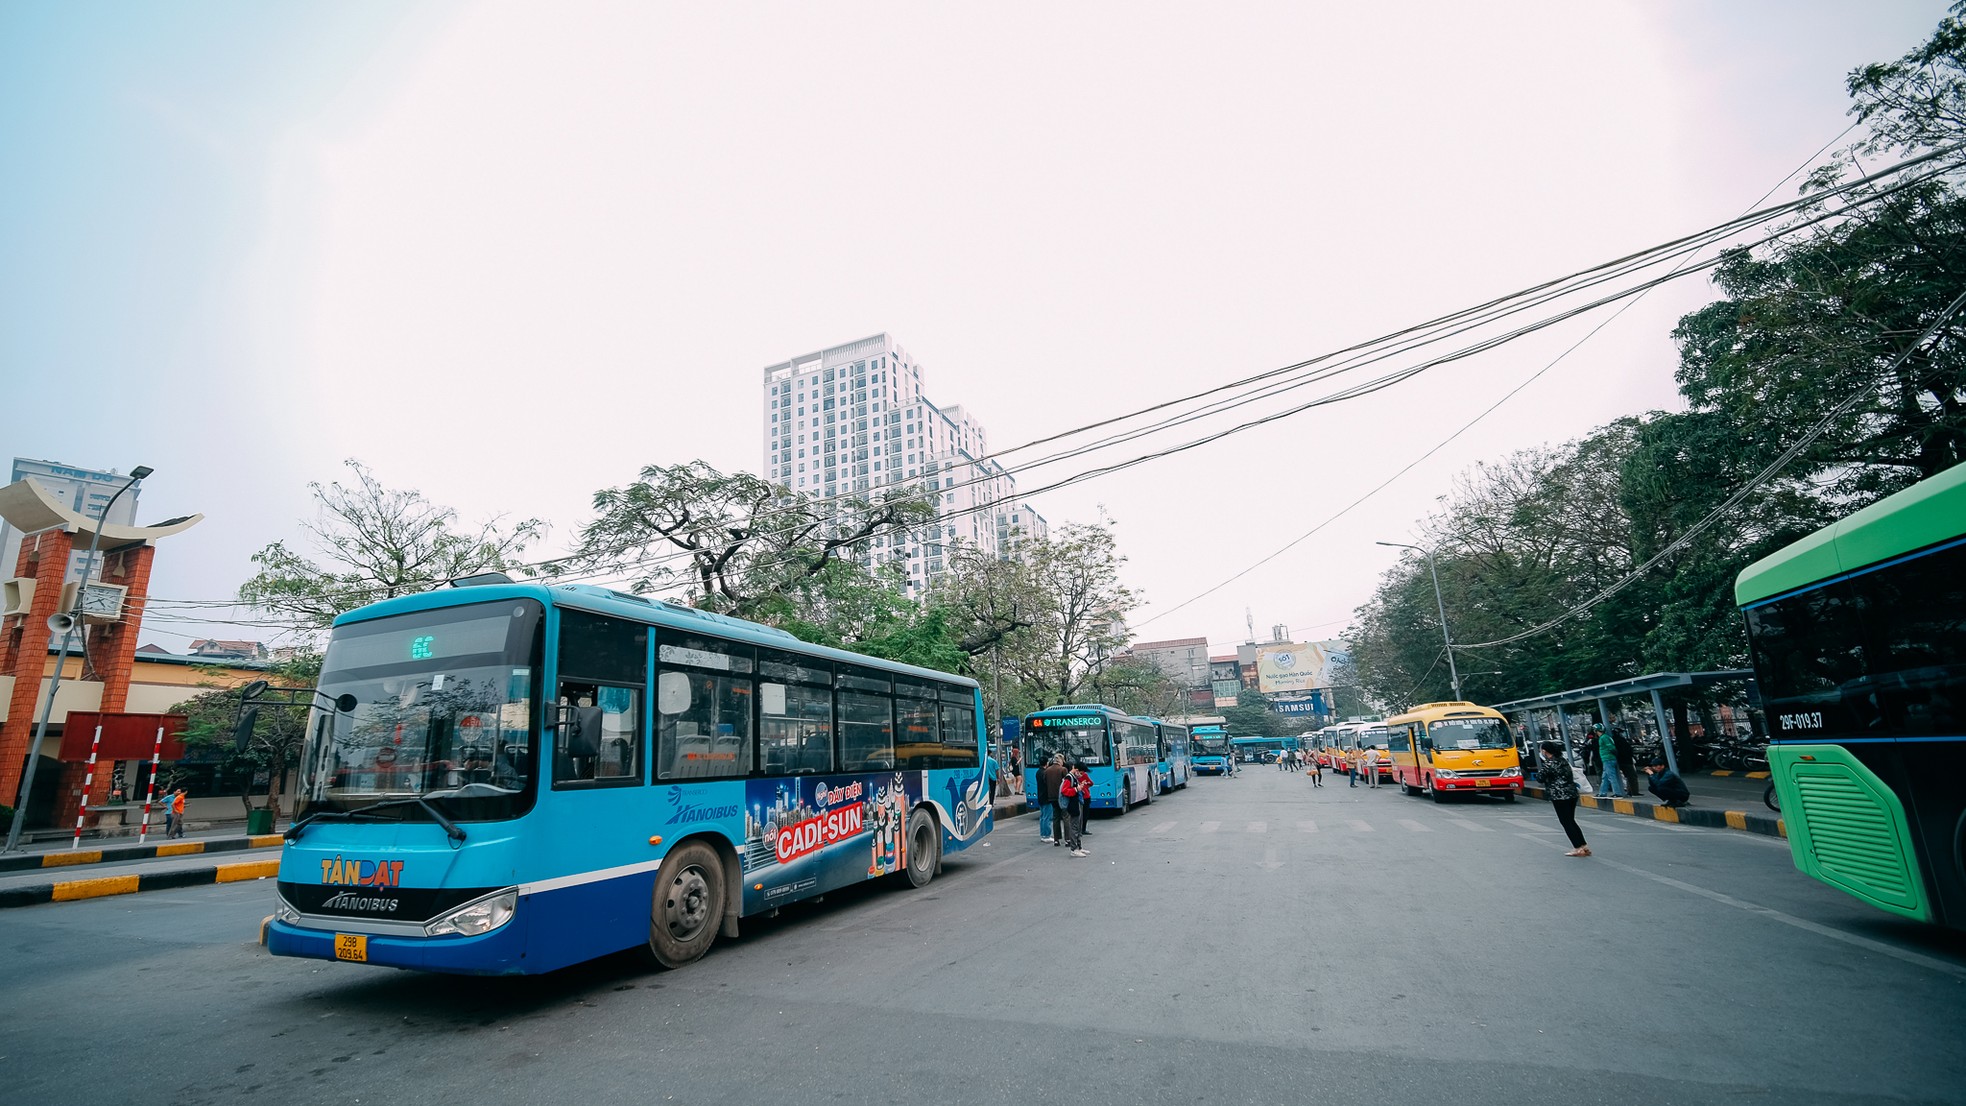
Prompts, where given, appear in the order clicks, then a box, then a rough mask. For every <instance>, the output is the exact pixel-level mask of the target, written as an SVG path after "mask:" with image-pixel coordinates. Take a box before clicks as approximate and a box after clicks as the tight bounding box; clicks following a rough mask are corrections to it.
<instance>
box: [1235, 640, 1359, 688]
mask: <svg viewBox="0 0 1966 1106" xmlns="http://www.w3.org/2000/svg"><path fill="white" fill-rule="evenodd" d="M1344 644H1345V643H1344V642H1342V641H1313V642H1308V643H1299V642H1290V643H1287V644H1282V645H1259V646H1257V647H1256V689H1257V690H1258V691H1261V692H1262V693H1263V694H1265V695H1277V694H1281V693H1284V692H1290V691H1309V690H1311V689H1312V688H1314V687H1330V686H1331V667H1332V665H1333V664H1335V663H1337V662H1339V661H1341V660H1343V659H1344V658H1345V656H1346V653H1345V649H1344Z"/></svg>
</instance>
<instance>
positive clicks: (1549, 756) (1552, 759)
mask: <svg viewBox="0 0 1966 1106" xmlns="http://www.w3.org/2000/svg"><path fill="white" fill-rule="evenodd" d="M1542 748H1543V758H1542V761H1541V763H1539V764H1538V765H1537V766H1536V781H1537V782H1538V783H1540V784H1542V785H1543V797H1544V798H1545V799H1548V800H1549V801H1550V805H1551V806H1553V807H1555V808H1556V820H1557V821H1558V822H1559V823H1561V824H1562V826H1563V832H1564V833H1566V834H1568V835H1570V851H1569V852H1567V853H1565V854H1563V855H1565V856H1589V855H1591V847H1590V846H1589V845H1587V844H1585V843H1584V831H1583V830H1581V829H1578V828H1577V781H1576V780H1575V779H1574V778H1572V776H1571V774H1570V762H1569V761H1568V760H1566V759H1564V756H1563V746H1562V745H1559V744H1557V743H1556V742H1554V741H1545V742H1543V746H1542Z"/></svg>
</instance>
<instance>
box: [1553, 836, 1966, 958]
mask: <svg viewBox="0 0 1966 1106" xmlns="http://www.w3.org/2000/svg"><path fill="white" fill-rule="evenodd" d="M1519 836H1522V837H1524V838H1527V839H1529V840H1535V839H1534V838H1529V836H1528V835H1527V834H1521V835H1519ZM1541 843H1542V842H1538V844H1541ZM1593 859H1595V860H1596V861H1597V862H1598V863H1599V864H1603V865H1606V866H1608V867H1612V868H1616V869H1618V870H1619V871H1621V872H1627V873H1629V874H1631V875H1635V876H1642V877H1644V878H1645V879H1649V880H1651V881H1652V882H1654V883H1658V884H1662V885H1664V886H1666V887H1671V888H1673V889H1675V890H1679V891H1685V892H1687V893H1688V894H1693V895H1698V896H1700V897H1701V898H1703V899H1711V900H1713V901H1714V902H1717V903H1720V904H1721V905H1723V906H1731V907H1733V908H1734V909H1736V910H1743V911H1746V912H1747V913H1749V914H1758V915H1760V916H1761V917H1764V918H1767V919H1768V920H1769V921H1772V922H1780V923H1782V924H1783V925H1785V926H1793V927H1795V928H1796V929H1800V930H1803V931H1805V932H1808V933H1813V934H1816V935H1817V936H1818V937H1827V938H1829V939H1830V940H1832V941H1842V942H1843V943H1844V944H1846V945H1855V946H1857V947H1858V948H1862V949H1869V950H1870V951H1872V952H1875V953H1880V954H1882V955H1884V956H1889V957H1891V958H1893V959H1895V960H1902V961H1904V962H1905V963H1907V964H1913V965H1916V966H1918V967H1921V968H1929V969H1931V970H1932V971H1937V972H1944V973H1946V974H1947V975H1951V976H1956V977H1958V978H1960V979H1966V965H1961V964H1953V963H1949V962H1947V961H1944V960H1938V959H1935V958H1933V957H1930V956H1923V955H1920V954H1919V953H1915V952H1912V951H1910V950H1909V949H1901V948H1896V947H1894V946H1892V945H1887V944H1885V943H1884V942H1882V941H1874V940H1872V939H1871V938H1869V937H1860V936H1858V935H1857V934H1854V933H1845V932H1843V931H1842V930H1840V929H1835V928H1833V927H1830V926H1826V925H1823V924H1822V923H1820V922H1812V921H1810V920H1808V919H1807V918H1798V917H1796V916H1795V915H1793V914H1784V913H1782V912H1781V911H1779V910H1776V909H1774V908H1773V907H1767V906H1762V905H1761V904H1760V903H1753V902H1748V901H1747V900H1745V899H1737V898H1735V897H1734V896H1732V895H1723V894H1721V893H1720V892H1719V891H1710V890H1708V889H1707V888H1705V887H1700V886H1698V885H1696V884H1691V883H1688V882H1686V881H1685V880H1683V879H1674V878H1672V877H1671V876H1662V875H1660V874H1658V873H1657V872H1648V871H1646V870H1645V869H1643V868H1634V867H1632V866H1631V865H1629V864H1620V863H1619V862H1617V861H1615V860H1606V859H1604V858H1603V857H1595V858H1593Z"/></svg>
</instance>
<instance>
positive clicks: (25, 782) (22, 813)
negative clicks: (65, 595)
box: [0, 465, 157, 853]
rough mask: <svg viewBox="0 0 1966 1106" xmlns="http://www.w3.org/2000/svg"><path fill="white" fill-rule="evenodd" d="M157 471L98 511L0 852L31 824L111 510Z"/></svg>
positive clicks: (135, 476) (142, 470) (139, 475)
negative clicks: (40, 769) (44, 755)
mask: <svg viewBox="0 0 1966 1106" xmlns="http://www.w3.org/2000/svg"><path fill="white" fill-rule="evenodd" d="M156 471H157V470H156V469H153V468H151V467H150V466H149V465H138V466H137V467H135V468H133V469H131V470H130V479H129V480H128V481H127V482H126V483H125V484H124V485H123V486H122V487H120V488H117V489H116V494H115V495H112V496H110V497H109V502H107V503H104V504H103V505H102V510H100V511H98V512H96V525H95V530H94V532H93V533H91V534H90V535H89V557H88V559H87V560H85V561H83V562H82V582H81V583H80V584H78V585H77V586H76V588H75V609H74V610H72V611H69V612H68V614H67V615H66V621H65V624H64V625H62V627H61V631H62V633H61V649H60V650H59V651H58V652H57V653H56V655H55V674H54V677H53V678H52V679H50V680H49V681H48V701H47V702H45V703H43V704H41V720H40V721H39V722H37V723H35V725H34V741H33V743H32V744H30V745H29V746H28V747H27V769H26V771H24V772H22V773H21V779H20V795H19V797H18V799H17V801H16V802H15V804H14V820H13V823H12V824H11V825H9V826H8V827H7V847H6V848H4V849H0V853H10V852H14V851H16V850H18V849H19V848H20V831H21V824H22V823H23V822H25V821H27V803H28V800H30V799H32V798H33V797H34V768H35V766H36V764H37V763H38V762H39V761H40V759H41V741H42V739H43V738H45V737H47V736H48V716H49V715H51V714H53V713H54V712H55V692H56V691H57V690H59V689H60V688H61V672H62V669H64V668H66V667H67V666H68V647H69V645H70V644H72V643H73V642H74V640H75V629H76V627H78V626H80V625H81V624H82V613H83V612H84V611H86V610H87V609H88V607H87V599H86V595H87V593H88V590H89V573H90V572H91V571H93V570H94V569H95V567H96V551H97V550H98V549H100V548H101V547H102V528H103V524H104V523H105V522H106V521H107V520H108V518H109V509H110V508H111V507H113V506H115V505H116V501H117V500H119V499H121V498H123V493H124V492H126V491H129V490H130V489H131V488H133V487H135V486H136V484H137V481H139V480H142V479H143V478H144V477H146V476H149V475H150V474H151V473H153V472H156ZM63 619H64V616H63V615H62V613H61V612H60V611H57V612H55V614H54V615H53V616H52V617H51V618H49V620H48V623H49V626H50V627H52V626H54V625H55V624H56V623H58V622H62V621H63Z"/></svg>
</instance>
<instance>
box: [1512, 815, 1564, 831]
mask: <svg viewBox="0 0 1966 1106" xmlns="http://www.w3.org/2000/svg"><path fill="white" fill-rule="evenodd" d="M1502 821H1504V822H1507V823H1508V824H1509V825H1512V826H1520V827H1521V828H1523V829H1526V830H1535V831H1536V832H1537V833H1555V832H1556V827H1555V826H1552V825H1548V824H1545V823H1543V822H1532V821H1530V820H1529V819H1527V818H1504V819H1502Z"/></svg>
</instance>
